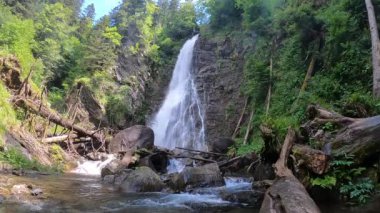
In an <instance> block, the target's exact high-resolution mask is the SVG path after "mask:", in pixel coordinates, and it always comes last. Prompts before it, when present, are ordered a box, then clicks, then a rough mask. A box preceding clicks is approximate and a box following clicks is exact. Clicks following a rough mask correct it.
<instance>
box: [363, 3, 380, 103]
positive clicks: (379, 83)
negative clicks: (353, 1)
mask: <svg viewBox="0 0 380 213" xmlns="http://www.w3.org/2000/svg"><path fill="white" fill-rule="evenodd" d="M365 4H366V7H367V13H368V23H369V28H370V32H371V43H372V66H373V95H374V97H376V98H380V50H379V32H378V29H377V22H376V15H375V10H374V7H373V4H372V1H371V0H365Z"/></svg>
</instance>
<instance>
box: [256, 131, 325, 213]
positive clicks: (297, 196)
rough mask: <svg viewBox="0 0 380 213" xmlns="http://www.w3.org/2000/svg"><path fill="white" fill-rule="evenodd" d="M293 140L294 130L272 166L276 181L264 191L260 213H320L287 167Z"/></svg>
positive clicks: (289, 132)
mask: <svg viewBox="0 0 380 213" xmlns="http://www.w3.org/2000/svg"><path fill="white" fill-rule="evenodd" d="M295 140H296V134H295V132H294V130H292V129H289V130H288V134H287V136H286V138H285V141H284V144H283V146H282V149H281V153H280V157H279V159H278V160H277V162H276V163H275V164H274V168H275V172H276V176H277V179H276V180H275V182H274V183H273V185H272V186H271V187H270V188H269V189H268V190H267V191H266V193H265V196H264V201H263V203H262V205H261V208H260V213H290V212H297V213H303V212H304V213H319V212H320V210H319V208H318V206H317V205H316V204H315V202H314V201H313V200H312V199H311V198H310V196H309V194H308V193H307V191H306V189H305V187H304V186H303V185H302V184H301V183H300V182H299V180H298V179H297V178H296V177H295V176H294V175H293V173H292V171H291V170H290V169H289V168H288V167H287V159H288V156H289V154H290V151H291V148H292V145H293V143H294V141H295Z"/></svg>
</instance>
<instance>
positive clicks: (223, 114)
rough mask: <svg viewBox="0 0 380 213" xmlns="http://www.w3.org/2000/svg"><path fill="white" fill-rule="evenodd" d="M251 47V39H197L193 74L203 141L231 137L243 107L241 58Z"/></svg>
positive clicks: (242, 59)
mask: <svg viewBox="0 0 380 213" xmlns="http://www.w3.org/2000/svg"><path fill="white" fill-rule="evenodd" d="M253 44H254V38H253V37H245V38H241V37H237V36H225V37H223V38H217V37H214V38H213V39H209V38H205V37H203V36H200V38H199V40H198V42H197V44H196V47H195V53H194V65H195V66H194V73H195V76H196V85H197V89H198V94H199V97H200V99H201V101H202V104H203V106H204V110H205V115H206V124H205V125H206V140H207V143H208V144H210V143H214V142H215V141H216V140H217V139H218V138H221V137H231V135H232V134H233V131H234V129H235V127H236V125H237V122H238V120H239V117H240V113H241V111H242V108H243V106H244V102H245V100H244V97H243V95H242V94H241V92H240V91H241V90H240V87H241V86H242V83H243V76H244V75H243V69H244V55H245V53H246V52H247V49H248V48H252V46H253Z"/></svg>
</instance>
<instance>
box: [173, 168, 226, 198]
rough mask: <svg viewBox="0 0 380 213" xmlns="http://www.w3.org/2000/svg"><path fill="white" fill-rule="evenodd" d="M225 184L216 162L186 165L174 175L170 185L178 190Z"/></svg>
mask: <svg viewBox="0 0 380 213" xmlns="http://www.w3.org/2000/svg"><path fill="white" fill-rule="evenodd" d="M223 185H225V182H224V178H223V177H222V175H221V172H220V170H219V167H218V165H217V164H216V163H211V164H206V165H204V166H199V167H186V168H185V169H184V170H183V171H182V172H181V173H179V174H177V175H173V177H172V179H171V182H170V184H169V186H170V187H171V188H172V189H174V190H176V191H184V190H186V189H191V188H196V187H214V186H223Z"/></svg>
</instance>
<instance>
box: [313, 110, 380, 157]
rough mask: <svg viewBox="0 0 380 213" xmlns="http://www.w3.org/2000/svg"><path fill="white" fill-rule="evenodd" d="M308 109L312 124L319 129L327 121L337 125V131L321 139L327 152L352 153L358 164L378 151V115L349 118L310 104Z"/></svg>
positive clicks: (379, 127) (379, 130)
mask: <svg viewBox="0 0 380 213" xmlns="http://www.w3.org/2000/svg"><path fill="white" fill-rule="evenodd" d="M308 111H309V116H310V119H313V120H312V121H311V123H312V125H314V124H316V125H315V126H316V127H317V128H320V129H321V128H322V127H323V126H322V124H325V123H327V122H330V123H331V124H334V125H335V126H336V127H339V128H338V131H337V133H335V134H332V135H331V136H329V137H327V138H326V139H325V140H326V141H323V142H324V143H325V144H326V143H327V144H326V146H325V151H326V152H327V153H330V152H331V153H332V154H334V155H343V154H348V155H353V156H355V158H354V160H355V162H356V163H358V164H360V163H362V162H364V161H365V160H366V159H368V158H370V157H371V156H375V155H378V154H379V153H380V116H375V117H369V118H349V117H344V116H342V115H339V114H338V113H336V112H330V111H328V110H326V109H323V108H321V107H318V106H310V107H309V109H308ZM330 134H331V133H330Z"/></svg>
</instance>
